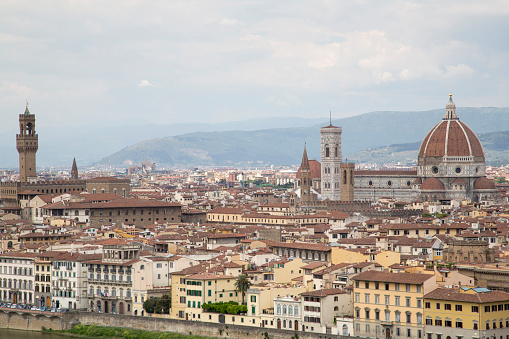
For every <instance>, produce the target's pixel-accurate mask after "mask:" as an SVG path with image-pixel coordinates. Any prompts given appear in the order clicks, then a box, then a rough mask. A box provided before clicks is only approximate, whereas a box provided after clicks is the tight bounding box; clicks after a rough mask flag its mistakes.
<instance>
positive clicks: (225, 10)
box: [0, 0, 509, 132]
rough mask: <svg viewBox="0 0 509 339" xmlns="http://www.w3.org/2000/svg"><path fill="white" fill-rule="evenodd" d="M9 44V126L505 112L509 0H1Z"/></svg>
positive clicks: (2, 36)
mask: <svg viewBox="0 0 509 339" xmlns="http://www.w3.org/2000/svg"><path fill="white" fill-rule="evenodd" d="M0 46H1V47H0V117H1V119H2V121H3V122H4V123H3V124H1V125H3V126H0V132H2V131H5V130H6V126H13V125H14V126H16V125H17V122H16V121H17V115H18V114H19V113H23V111H24V109H25V105H26V101H27V100H28V101H29V109H30V111H31V112H32V113H35V114H36V115H37V119H38V124H39V126H47V125H56V126H60V127H62V128H76V129H79V128H86V126H90V125H91V124H101V125H103V126H111V125H113V124H116V125H134V126H136V125H138V124H153V123H155V124H171V123H183V122H210V123H213V122H226V121H237V120H245V119H249V118H263V117H275V116H277V117H304V118H306V117H307V118H316V117H326V116H328V113H329V111H332V115H333V118H342V117H346V116H352V115H356V114H361V113H366V112H371V111H384V110H404V111H414V110H428V109H435V108H443V107H445V104H446V103H447V100H448V95H449V93H450V92H452V93H453V95H454V99H455V103H456V105H457V106H458V107H460V106H477V107H479V106H495V107H507V106H509V95H507V89H508V88H509V86H508V85H509V77H508V76H507V74H509V63H508V62H507V60H509V53H508V51H509V2H508V1H507V0H501V1H497V0H490V1H478V0H474V1H469V0H461V1H454V0H452V1H443V0H438V1H434V0H427V1H379V0H373V1H369V0H365V1H364V0H356V1H351V0H348V1H342V0H330V1H318V0H313V1H300V0H292V1H287V0H281V1H273V0H271V1H265V0H252V1H251V0H237V1H227V0H214V1H194V0H184V1H178V0H161V1H159V0H143V1H141V0H140V1H136V0H119V1H117V0H110V1H104V0H100V1H94V0H87V1H81V0H75V1H74V0H73V1H63V0H62V1H58V0H52V1H47V0H34V1H22V0H2V1H0ZM276 127H277V126H276ZM11 129H12V128H9V130H11Z"/></svg>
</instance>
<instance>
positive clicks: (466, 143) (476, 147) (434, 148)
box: [419, 96, 484, 158]
mask: <svg viewBox="0 0 509 339" xmlns="http://www.w3.org/2000/svg"><path fill="white" fill-rule="evenodd" d="M443 156H449V157H467V156H474V157H483V158H484V151H483V149H482V146H481V142H480V141H479V138H477V135H475V133H474V132H473V131H472V130H471V129H470V128H469V127H468V126H467V125H466V124H465V123H464V122H462V121H460V120H459V118H458V116H457V115H456V106H455V105H454V102H453V101H452V96H451V97H450V98H449V103H448V104H447V106H446V113H445V115H444V117H443V119H442V121H440V122H439V123H438V124H436V125H435V127H433V128H432V129H431V131H429V133H428V135H426V137H425V138H424V140H423V141H422V144H421V148H420V149H419V157H420V158H422V157H443Z"/></svg>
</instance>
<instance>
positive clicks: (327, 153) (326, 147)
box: [325, 146, 330, 158]
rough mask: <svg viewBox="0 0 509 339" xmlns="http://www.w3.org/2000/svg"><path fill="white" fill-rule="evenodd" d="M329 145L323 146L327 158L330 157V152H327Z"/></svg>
mask: <svg viewBox="0 0 509 339" xmlns="http://www.w3.org/2000/svg"><path fill="white" fill-rule="evenodd" d="M329 153H330V152H329V146H325V157H326V158H328V157H330V154H329Z"/></svg>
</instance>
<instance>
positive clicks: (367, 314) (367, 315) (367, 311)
mask: <svg viewBox="0 0 509 339" xmlns="http://www.w3.org/2000/svg"><path fill="white" fill-rule="evenodd" d="M366 319H369V310H366Z"/></svg>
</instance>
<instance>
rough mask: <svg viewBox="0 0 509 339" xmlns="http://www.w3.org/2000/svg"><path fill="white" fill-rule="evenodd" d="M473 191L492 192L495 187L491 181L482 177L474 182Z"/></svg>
mask: <svg viewBox="0 0 509 339" xmlns="http://www.w3.org/2000/svg"><path fill="white" fill-rule="evenodd" d="M474 189H475V190H494V189H496V187H495V183H494V182H493V181H492V180H490V179H488V178H486V177H482V178H479V179H477V180H476V181H475V183H474Z"/></svg>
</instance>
